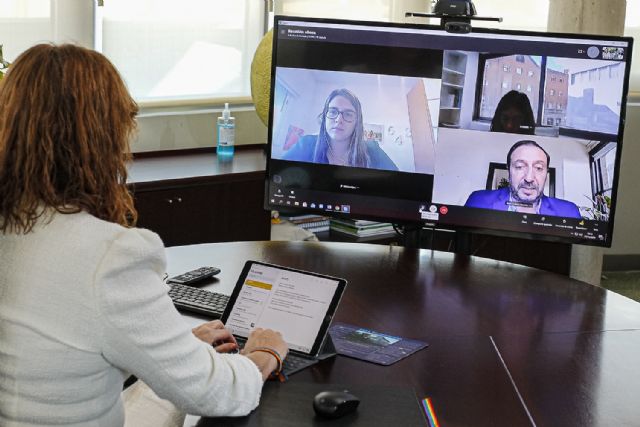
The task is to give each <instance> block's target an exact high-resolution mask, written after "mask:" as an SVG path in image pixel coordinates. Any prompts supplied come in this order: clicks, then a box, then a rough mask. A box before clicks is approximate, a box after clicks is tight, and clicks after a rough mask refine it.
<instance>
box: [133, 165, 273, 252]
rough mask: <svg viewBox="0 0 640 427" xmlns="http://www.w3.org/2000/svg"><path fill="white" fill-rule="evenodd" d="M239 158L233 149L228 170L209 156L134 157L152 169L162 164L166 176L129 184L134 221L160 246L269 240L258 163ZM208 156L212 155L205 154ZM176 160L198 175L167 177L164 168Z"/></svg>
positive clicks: (262, 180) (166, 168) (167, 168)
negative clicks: (156, 238)
mask: <svg viewBox="0 0 640 427" xmlns="http://www.w3.org/2000/svg"><path fill="white" fill-rule="evenodd" d="M245 157H246V156H244V157H243V155H242V154H237V155H236V159H234V162H236V161H237V163H238V164H236V165H234V166H235V167H233V168H230V169H229V170H224V168H218V167H217V165H216V164H215V162H214V161H211V164H209V163H208V162H207V161H204V162H203V161H202V158H199V157H194V158H193V159H191V160H192V162H189V161H188V160H189V159H185V158H184V157H178V156H176V157H175V158H173V159H171V158H165V159H162V160H157V159H154V160H153V161H151V160H147V159H145V160H143V161H140V162H138V161H136V162H135V163H138V165H137V166H140V165H141V164H143V163H146V165H145V166H146V167H147V168H153V169H154V170H158V169H162V164H163V163H164V164H166V165H167V167H165V170H166V171H168V172H169V173H166V174H165V176H166V177H168V178H170V179H154V180H150V181H143V182H132V183H131V184H130V187H131V189H132V190H133V193H134V199H135V206H136V209H137V210H138V226H139V227H143V228H148V229H149V230H152V231H154V232H156V233H158V234H159V235H160V237H161V238H162V240H163V242H164V244H165V245H166V246H178V245H190V244H197V243H213V242H228V241H242V240H269V238H270V230H271V221H270V217H271V216H270V213H269V211H266V210H265V209H264V208H263V197H264V179H265V172H264V168H263V167H262V168H261V167H260V162H258V164H257V167H251V165H250V164H249V165H247V164H244V167H243V166H242V162H243V161H245V160H246V158H245ZM208 159H209V160H211V159H214V160H215V157H214V156H213V155H209V157H208ZM172 160H173V162H172ZM198 162H202V165H203V167H204V168H207V169H206V171H205V172H206V173H203V171H202V170H201V169H199V168H198ZM180 164H182V165H183V166H185V167H187V170H189V171H190V172H192V173H194V174H198V175H201V176H192V177H189V176H185V177H180V178H175V177H173V178H171V177H172V176H175V174H173V175H172V174H171V173H170V168H171V167H174V168H175V166H176V165H180ZM189 164H191V165H192V166H191V167H190V168H189V167H188V166H187V165H189ZM254 166H255V165H254ZM251 169H258V170H251ZM260 169H261V170H260ZM137 172H138V175H140V171H139V170H138V171H137ZM147 172H148V171H147ZM151 175H152V176H153V177H154V178H157V177H159V176H162V174H160V175H154V174H151ZM134 178H135V177H134Z"/></svg>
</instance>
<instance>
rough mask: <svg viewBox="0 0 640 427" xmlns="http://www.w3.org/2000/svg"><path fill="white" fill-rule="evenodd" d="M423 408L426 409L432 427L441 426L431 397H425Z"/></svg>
mask: <svg viewBox="0 0 640 427" xmlns="http://www.w3.org/2000/svg"><path fill="white" fill-rule="evenodd" d="M422 408H423V409H424V413H425V414H426V415H427V421H429V425H430V426H431V427H440V423H439V422H438V418H437V417H436V412H435V411H434V410H433V405H432V404H431V399H430V398H428V397H425V398H424V399H422Z"/></svg>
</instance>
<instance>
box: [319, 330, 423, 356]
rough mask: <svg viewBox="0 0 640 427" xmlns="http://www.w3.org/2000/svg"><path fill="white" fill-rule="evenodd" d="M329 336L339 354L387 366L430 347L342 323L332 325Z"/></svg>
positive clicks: (421, 342)
mask: <svg viewBox="0 0 640 427" xmlns="http://www.w3.org/2000/svg"><path fill="white" fill-rule="evenodd" d="M329 334H330V335H331V339H332V340H333V345H334V346H335V348H336V352H337V353H338V354H341V355H343V356H349V357H353V358H356V359H360V360H365V361H367V362H372V363H377V364H379V365H385V366H387V365H391V364H393V363H396V362H397V361H399V360H402V359H404V358H405V357H407V356H409V355H411V354H413V353H415V352H416V351H418V350H421V349H423V348H425V347H427V346H429V344H427V343H426V342H424V341H418V340H410V339H407V338H403V337H395V336H393V335H387V334H383V333H381V332H377V331H372V330H370V329H365V328H361V327H358V326H353V325H348V324H346V323H340V322H334V324H333V325H331V328H329Z"/></svg>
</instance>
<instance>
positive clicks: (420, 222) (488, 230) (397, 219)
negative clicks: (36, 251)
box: [264, 16, 633, 247]
mask: <svg viewBox="0 0 640 427" xmlns="http://www.w3.org/2000/svg"><path fill="white" fill-rule="evenodd" d="M281 20H283V21H287V22H297V21H298V22H301V23H305V22H311V23H314V24H328V25H335V24H337V25H342V24H345V25H355V26H373V27H388V28H390V29H396V28H398V29H417V30H433V31H437V32H439V33H441V35H442V37H447V36H450V34H447V33H446V32H444V31H443V29H442V27H439V26H434V25H421V24H397V23H382V22H370V21H345V20H335V19H319V18H305V17H290V16H276V17H275V18H274V22H275V25H274V30H273V31H274V38H273V40H274V41H273V50H272V58H273V60H272V70H271V71H272V73H271V92H270V97H271V100H270V107H271V108H270V110H269V123H268V125H269V132H268V147H267V158H268V162H267V171H266V180H265V198H264V206H265V209H267V210H274V209H275V210H279V211H281V213H285V214H286V213H291V214H294V213H295V214H300V213H315V214H326V215H330V216H335V217H345V218H357V219H371V220H379V221H386V222H392V223H394V224H400V225H403V226H407V227H408V228H421V227H430V228H438V229H448V230H456V231H464V232H474V233H482V234H489V235H497V236H509V237H520V238H528V239H537V240H546V241H556V242H565V243H573V244H585V245H592V246H604V247H610V246H611V243H612V236H613V226H614V219H615V211H616V202H617V196H618V194H617V188H618V181H619V177H620V158H621V153H622V147H623V137H624V125H625V117H626V104H627V96H628V91H629V73H630V63H631V52H632V50H633V40H632V39H631V38H629V37H614V36H600V35H585V34H568V33H538V32H529V31H510V30H498V29H485V28H477V29H476V28H474V30H473V33H471V34H468V35H466V37H468V38H469V40H470V41H473V38H474V35H483V34H493V35H502V36H509V35H514V36H530V37H536V38H543V39H544V38H548V39H549V41H550V42H551V43H553V42H554V39H576V40H597V41H603V42H608V41H611V42H626V43H628V47H627V48H626V52H625V53H626V59H625V61H624V62H623V64H627V67H626V70H625V75H624V78H623V88H622V100H621V104H620V121H619V126H618V132H617V135H610V134H607V133H601V132H590V131H580V130H575V129H569V128H566V129H564V128H560V130H559V133H560V135H569V136H573V137H584V138H593V139H595V140H603V139H604V138H612V137H613V138H615V143H616V144H617V153H616V159H615V171H616V173H615V175H614V178H613V184H612V187H611V206H610V215H609V219H608V221H606V222H604V221H601V222H598V224H595V232H594V231H593V230H592V229H589V230H588V232H589V233H590V235H581V236H578V235H577V234H576V235H575V236H569V235H558V234H544V233H538V232H535V231H531V229H530V228H529V229H522V230H518V229H509V228H503V229H500V228H499V227H498V226H496V225H495V224H508V223H509V222H511V223H512V225H511V227H512V228H513V227H517V224H516V223H518V222H519V221H520V220H519V219H518V218H516V216H515V215H513V212H501V211H496V210H487V209H474V212H473V215H474V217H476V219H477V221H478V222H477V224H476V225H473V224H468V223H467V224H460V223H456V220H455V219H454V221H450V220H446V221H442V220H437V221H433V220H424V219H419V218H418V219H416V218H406V217H402V216H401V215H395V214H394V215H391V216H390V215H388V214H387V213H386V211H385V210H384V209H376V206H375V204H373V205H372V209H371V210H370V211H369V212H358V213H357V214H355V213H353V212H347V213H345V212H342V211H339V212H336V211H333V210H327V209H325V210H324V211H322V210H319V209H317V208H315V209H312V208H310V206H309V205H308V204H307V205H306V206H302V205H299V206H294V205H293V204H291V205H286V206H283V205H282V204H278V203H277V202H276V203H273V202H272V200H274V199H273V176H274V172H278V168H279V167H281V166H282V162H286V161H283V160H280V159H275V158H272V156H271V154H272V144H273V141H272V138H273V133H272V132H273V125H274V111H273V105H274V96H275V93H274V92H275V87H276V66H277V65H279V64H277V61H278V58H279V57H278V50H279V42H278V31H279V30H280V24H279V23H280V21H281ZM522 43H524V42H522ZM523 46H524V44H523ZM554 47H555V48H557V47H558V46H557V45H554ZM381 49H382V48H381ZM433 49H435V50H440V51H442V52H443V53H444V52H445V51H446V50H448V49H447V48H446V47H434V48H433ZM567 49H571V47H570V45H567ZM491 52H492V53H495V51H494V50H492V51H491ZM556 56H558V57H560V56H561V55H560V54H558V55H556ZM320 61H322V59H317V58H316V59H314V60H313V61H312V62H313V64H311V67H310V68H311V69H314V67H323V65H319V62H320ZM305 68H306V67H305ZM382 74H384V71H383V72H382ZM474 103H475V104H476V108H477V104H478V100H477V99H476V100H475V101H474ZM538 119H539V118H538ZM609 140H611V139H609ZM309 165H311V164H310V163H299V164H297V165H292V166H299V169H300V170H302V169H304V168H305V167H308V166H309ZM312 165H313V166H311V169H313V170H314V172H312V173H311V178H310V177H309V176H307V177H306V179H314V178H313V177H314V174H315V176H318V174H319V175H326V174H329V173H335V168H339V167H336V166H332V165H320V164H312ZM294 168H295V167H294ZM357 172H358V173H364V175H365V177H366V175H367V173H370V171H368V170H367V169H358V171H357ZM373 175H375V176H374V177H373V179H376V180H377V182H378V183H383V185H385V184H384V183H385V182H387V184H386V185H389V184H388V183H389V182H392V181H391V180H396V179H398V178H399V179H402V178H403V177H402V173H401V172H396V173H395V174H393V173H387V174H377V173H373ZM404 178H406V179H410V177H404ZM293 179H294V180H295V178H293ZM365 179H368V178H365ZM385 191H387V192H388V188H387V189H386V190H384V191H383V193H384V192H385ZM329 192H331V190H330V191H329ZM387 194H391V193H387ZM428 196H429V198H430V197H431V193H429V194H428ZM351 197H357V195H352V196H351ZM395 202H398V203H401V202H402V201H400V200H395V201H394V203H395ZM343 203H344V202H343ZM434 203H435V204H436V205H442V204H440V203H438V201H437V200H435V201H434ZM438 208H440V206H438ZM448 209H449V214H450V217H451V216H455V215H461V216H464V215H468V214H469V212H470V211H469V209H471V208H464V207H461V206H448ZM460 209H462V210H463V211H460ZM456 211H459V212H456ZM450 217H449V218H450ZM558 218H560V219H562V218H561V217H554V218H552V222H553V225H552V226H555V227H559V226H561V225H559V224H557V223H556V221H555V220H556V219H558ZM547 221H548V220H547ZM596 222H597V221H596ZM571 225H572V226H573V225H575V224H573V223H572V224H571ZM576 227H577V225H576ZM602 228H605V230H604V231H602ZM540 230H541V231H543V230H544V228H541V229H540ZM599 233H603V235H604V238H602V239H598V238H597V236H598V234H599ZM594 236H595V237H594Z"/></svg>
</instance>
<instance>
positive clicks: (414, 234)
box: [403, 225, 472, 255]
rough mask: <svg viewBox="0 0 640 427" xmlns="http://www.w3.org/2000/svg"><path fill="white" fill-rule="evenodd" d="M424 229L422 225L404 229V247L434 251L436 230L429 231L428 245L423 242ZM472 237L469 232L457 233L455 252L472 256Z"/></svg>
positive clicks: (407, 226)
mask: <svg viewBox="0 0 640 427" xmlns="http://www.w3.org/2000/svg"><path fill="white" fill-rule="evenodd" d="M424 230H425V229H424V227H422V226H420V225H406V226H405V227H404V242H403V243H404V247H405V248H423V249H433V235H434V233H435V232H436V229H435V228H431V229H429V232H430V233H431V239H430V240H431V243H430V244H429V245H426V244H425V242H423V240H425V239H424V237H425V232H424ZM471 236H472V234H471V233H469V232H467V231H456V232H455V238H454V245H453V252H454V253H456V254H460V255H471Z"/></svg>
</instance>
